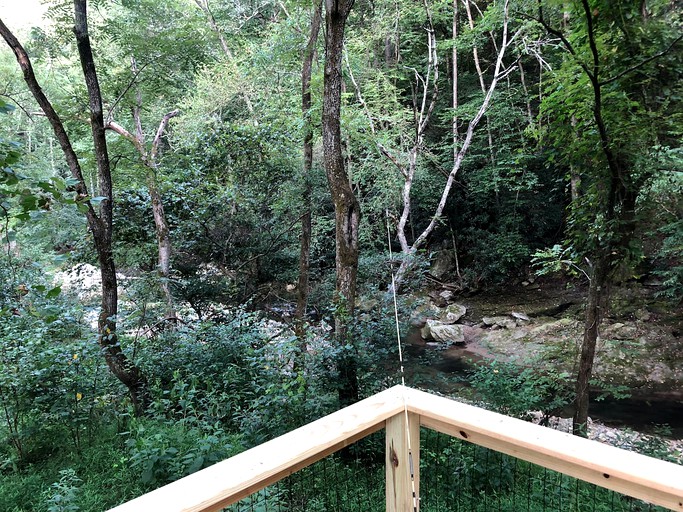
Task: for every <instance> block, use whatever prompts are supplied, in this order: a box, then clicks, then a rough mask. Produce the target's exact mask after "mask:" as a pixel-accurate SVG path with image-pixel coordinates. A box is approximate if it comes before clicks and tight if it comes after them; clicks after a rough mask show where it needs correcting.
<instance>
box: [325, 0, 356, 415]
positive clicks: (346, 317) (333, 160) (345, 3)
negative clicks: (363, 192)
mask: <svg viewBox="0 0 683 512" xmlns="http://www.w3.org/2000/svg"><path fill="white" fill-rule="evenodd" d="M352 6H353V0H325V7H326V15H325V18H326V28H327V33H326V40H325V82H324V98H323V119H322V122H323V153H324V161H325V172H326V174H327V181H328V185H329V188H330V193H331V195H332V201H333V202H334V211H335V226H336V271H337V280H336V301H337V304H336V309H335V315H334V327H335V336H336V339H337V342H338V344H339V346H340V347H345V346H347V344H349V342H350V341H351V340H350V339H349V336H348V324H349V321H350V319H351V318H352V316H353V310H354V306H355V300H356V277H357V274H358V225H359V222H360V204H359V203H358V200H357V199H356V196H355V195H354V193H353V189H352V188H351V183H350V181H349V176H348V174H347V173H346V169H345V167H344V158H343V155H342V141H341V125H340V114H341V89H342V73H341V70H342V50H343V44H344V28H345V25H346V20H347V18H348V15H349V12H350V11H351V7H352ZM342 352H343V353H344V355H342V356H341V357H340V359H339V361H338V368H339V374H340V380H341V382H340V388H339V399H340V402H341V405H342V406H345V405H348V404H349V403H352V402H354V401H356V400H357V399H358V382H357V381H358V379H357V375H356V363H355V358H354V355H353V354H349V353H347V352H345V351H342Z"/></svg>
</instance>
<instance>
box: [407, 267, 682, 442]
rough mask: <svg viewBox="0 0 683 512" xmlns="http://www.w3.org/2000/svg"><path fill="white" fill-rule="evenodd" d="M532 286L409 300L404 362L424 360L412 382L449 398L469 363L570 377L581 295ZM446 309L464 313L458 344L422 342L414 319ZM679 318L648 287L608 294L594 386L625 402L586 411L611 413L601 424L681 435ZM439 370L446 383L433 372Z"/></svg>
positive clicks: (579, 325)
mask: <svg viewBox="0 0 683 512" xmlns="http://www.w3.org/2000/svg"><path fill="white" fill-rule="evenodd" d="M535 285H536V286H535V287H534V288H533V289H530V288H529V287H528V286H527V287H524V286H518V287H513V288H511V289H506V290H502V291H500V290H499V291H494V292H485V293H480V294H477V295H473V296H469V297H468V296H463V295H456V294H453V293H449V294H448V296H447V297H446V296H444V294H442V292H440V291H439V290H436V291H432V292H431V293H428V294H426V295H422V296H416V297H409V298H407V299H408V302H411V303H412V304H411V306H410V307H411V310H412V311H413V313H412V315H411V317H410V324H411V326H413V327H412V329H411V330H410V331H409V332H408V333H407V335H406V336H405V341H406V343H407V344H408V345H409V346H410V350H409V351H408V353H409V355H412V356H413V357H414V358H415V359H418V360H421V361H422V362H421V363H420V362H416V363H415V364H413V365H410V366H411V371H412V372H415V373H416V374H417V375H418V381H420V382H423V383H425V385H427V386H429V381H433V382H434V385H436V386H439V387H441V388H442V390H443V391H446V392H448V391H452V389H453V387H457V386H458V385H457V384H453V383H451V384H447V385H446V384H444V381H447V380H454V379H453V377H455V379H456V380H457V379H458V377H459V376H462V377H463V379H464V374H466V373H467V371H468V368H471V364H472V362H473V363H476V362H479V361H482V360H483V361H486V360H497V361H501V362H502V361H505V362H514V363H515V364H517V365H519V366H523V367H533V368H542V369H544V371H550V372H554V373H556V374H557V375H561V374H566V375H575V374H576V361H577V360H578V355H579V351H580V346H581V339H582V335H583V309H582V304H583V299H584V294H585V291H584V290H582V289H580V288H569V289H567V288H566V287H565V286H562V285H561V284H560V283H557V282H554V283H544V282H543V281H541V280H538V281H536V283H535ZM448 291H449V292H451V291H450V290H448ZM454 304H457V305H458V306H459V307H462V308H464V309H465V310H466V314H465V315H463V316H462V317H461V318H459V319H458V321H457V324H456V325H460V326H461V327H460V331H461V332H462V338H463V341H462V342H461V343H457V344H456V343H454V342H449V341H448V340H446V341H442V342H439V343H434V342H433V340H427V339H424V336H420V331H419V330H418V328H419V327H420V326H421V324H422V322H424V324H426V323H427V321H428V320H432V321H433V320H437V321H439V319H440V318H441V317H442V316H443V315H444V311H445V308H446V307H453V305H454ZM681 313H682V311H681V308H680V307H679V308H671V307H670V306H669V305H667V304H665V303H663V302H661V301H659V300H658V299H657V298H656V297H655V296H654V294H653V290H652V288H651V287H648V286H643V285H640V284H639V283H630V284H629V286H624V287H618V288H617V289H614V290H613V300H612V304H611V307H610V309H609V311H608V312H607V314H606V315H605V318H604V320H603V323H602V326H601V337H600V339H599V342H598V349H597V354H596V363H595V368H594V377H595V380H596V381H597V382H598V383H599V386H600V387H602V388H607V389H613V390H620V391H622V392H625V394H627V395H629V396H630V398H629V399H627V400H610V401H608V402H604V403H595V404H594V405H592V410H593V411H599V410H601V409H603V408H604V409H605V410H606V411H609V414H608V415H607V416H606V417H604V418H603V420H604V421H606V422H607V423H610V424H611V422H612V421H613V422H614V424H627V425H629V424H630V425H633V426H635V427H638V428H640V427H644V428H647V425H648V423H674V424H672V427H674V428H673V430H674V431H675V435H677V436H682V437H683V421H682V420H683V386H682V384H683V340H682V339H681V332H683V315H682V314H681ZM421 365H422V367H420V366H421ZM424 366H427V367H424ZM443 373H445V374H447V375H446V376H445V377H446V378H444V375H440V374H443ZM448 375H450V378H448V377H447V376H448ZM443 386H446V388H451V389H446V388H444V387H443ZM596 390H597V388H596ZM619 409H625V410H626V412H624V411H619ZM614 411H616V412H614ZM660 411H661V414H660ZM624 416H627V417H624ZM628 416H630V418H629V417H628Z"/></svg>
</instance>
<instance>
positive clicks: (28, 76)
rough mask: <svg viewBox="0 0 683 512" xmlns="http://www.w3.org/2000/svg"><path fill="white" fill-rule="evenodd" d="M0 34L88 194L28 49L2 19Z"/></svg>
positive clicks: (92, 216) (79, 188) (95, 222)
mask: <svg viewBox="0 0 683 512" xmlns="http://www.w3.org/2000/svg"><path fill="white" fill-rule="evenodd" d="M0 35H2V38H3V39H4V40H5V42H6V43H7V45H8V46H9V47H10V48H11V49H12V51H13V52H14V55H15V57H16V59H17V62H18V64H19V67H20V68H21V71H22V73H23V75H24V81H25V82H26V85H27V86H28V89H29V91H31V94H32V95H33V97H34V98H35V100H36V102H37V103H38V105H39V106H40V108H41V109H42V110H43V112H44V113H45V117H46V118H47V120H48V121H49V123H50V126H51V127H52V131H53V132H54V134H55V137H56V138H57V142H59V146H60V147H61V149H62V153H64V157H65V158H66V163H67V165H68V166H69V170H70V171H71V175H72V176H73V177H74V178H75V179H76V180H78V184H77V185H76V193H77V194H78V195H79V196H81V197H86V196H88V187H87V186H86V184H85V180H84V178H83V172H82V170H81V164H80V163H79V162H78V156H77V155H76V152H75V151H74V149H73V146H72V145H71V140H70V139H69V136H68V134H67V133H66V129H65V128H64V123H62V120H61V118H60V117H59V115H58V114H57V112H56V111H55V109H54V107H53V106H52V103H50V100H48V99H47V96H45V93H44V92H43V89H42V88H41V87H40V84H39V83H38V80H37V79H36V75H35V72H34V71H33V66H32V65H31V60H30V59H29V57H28V54H27V53H26V50H25V49H24V47H23V46H22V45H21V43H20V42H19V41H18V40H17V38H16V37H15V36H14V34H13V33H12V32H11V31H10V30H9V29H8V28H7V26H6V25H5V24H4V23H3V21H2V19H0ZM87 205H88V213H87V214H86V215H87V217H88V220H89V222H90V223H91V226H92V227H94V228H97V227H99V221H100V219H99V218H98V216H97V214H96V213H95V210H94V208H93V207H92V205H91V204H90V202H88V203H87Z"/></svg>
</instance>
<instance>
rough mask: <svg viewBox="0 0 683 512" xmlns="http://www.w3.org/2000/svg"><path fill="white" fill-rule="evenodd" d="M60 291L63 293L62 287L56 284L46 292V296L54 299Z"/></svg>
mask: <svg viewBox="0 0 683 512" xmlns="http://www.w3.org/2000/svg"><path fill="white" fill-rule="evenodd" d="M60 293H62V288H61V287H60V286H55V287H54V288H52V290H50V291H48V292H47V293H46V294H45V297H46V298H48V299H53V298H55V297H57V296H58V295H59V294H60Z"/></svg>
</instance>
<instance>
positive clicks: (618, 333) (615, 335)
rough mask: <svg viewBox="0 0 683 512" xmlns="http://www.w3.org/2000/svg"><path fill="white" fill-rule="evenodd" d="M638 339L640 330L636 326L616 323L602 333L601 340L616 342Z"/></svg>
mask: <svg viewBox="0 0 683 512" xmlns="http://www.w3.org/2000/svg"><path fill="white" fill-rule="evenodd" d="M637 337H638V329H636V326H635V325H627V324H622V323H616V324H612V325H610V326H608V327H607V328H606V329H604V330H603V331H602V336H601V338H606V339H614V340H634V339H636V338H637Z"/></svg>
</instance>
